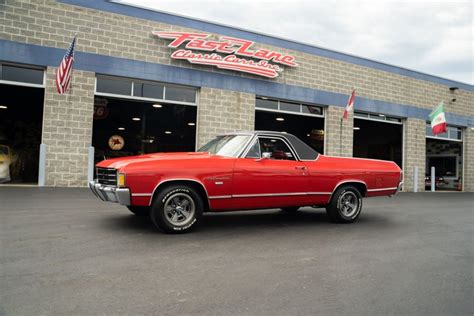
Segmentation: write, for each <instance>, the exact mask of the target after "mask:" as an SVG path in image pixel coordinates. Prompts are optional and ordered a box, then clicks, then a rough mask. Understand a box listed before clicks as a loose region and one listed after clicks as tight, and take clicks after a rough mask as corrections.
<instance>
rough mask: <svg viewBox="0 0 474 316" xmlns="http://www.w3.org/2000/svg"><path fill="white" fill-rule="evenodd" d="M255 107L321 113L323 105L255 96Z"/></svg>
mask: <svg viewBox="0 0 474 316" xmlns="http://www.w3.org/2000/svg"><path fill="white" fill-rule="evenodd" d="M255 107H256V108H257V109H264V110H275V111H283V112H295V113H302V114H308V115H318V116H322V115H323V107H322V106H317V105H308V104H302V103H298V102H290V101H282V100H272V99H269V98H267V97H260V96H259V97H257V99H256V101H255Z"/></svg>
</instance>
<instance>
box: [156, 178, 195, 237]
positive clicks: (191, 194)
mask: <svg viewBox="0 0 474 316" xmlns="http://www.w3.org/2000/svg"><path fill="white" fill-rule="evenodd" d="M202 210H203V202H202V199H201V197H200V196H199V194H198V193H197V192H196V190H194V189H193V188H192V187H191V186H187V185H176V186H170V187H167V188H165V189H164V190H162V191H161V192H160V193H159V194H158V195H157V197H156V198H155V200H154V201H153V204H152V207H151V212H150V217H151V220H152V222H153V224H154V225H155V226H156V227H157V228H158V229H160V230H162V231H164V232H165V233H170V234H176V233H184V232H188V231H190V230H191V229H192V228H194V227H195V226H197V224H198V222H199V220H200V219H201V217H202Z"/></svg>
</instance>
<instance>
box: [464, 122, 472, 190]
mask: <svg viewBox="0 0 474 316" xmlns="http://www.w3.org/2000/svg"><path fill="white" fill-rule="evenodd" d="M463 150H464V151H465V152H464V179H463V182H464V191H467V192H474V130H472V129H470V128H467V129H466V130H465V131H464V147H463Z"/></svg>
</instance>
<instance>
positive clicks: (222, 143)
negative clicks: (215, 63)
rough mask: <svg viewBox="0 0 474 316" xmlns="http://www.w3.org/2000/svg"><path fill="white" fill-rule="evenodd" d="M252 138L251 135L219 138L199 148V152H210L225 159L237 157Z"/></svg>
mask: <svg viewBox="0 0 474 316" xmlns="http://www.w3.org/2000/svg"><path fill="white" fill-rule="evenodd" d="M250 137H251V136H250V135H226V136H218V137H217V138H215V139H213V140H211V141H210V142H209V143H207V144H206V145H204V146H202V147H201V148H199V149H198V152H209V153H211V154H212V155H219V156H225V157H237V155H238V154H239V153H240V151H241V150H242V149H243V147H244V146H245V144H246V143H247V141H248V140H249V139H250Z"/></svg>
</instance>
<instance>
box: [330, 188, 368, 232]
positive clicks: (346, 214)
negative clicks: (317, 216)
mask: <svg viewBox="0 0 474 316" xmlns="http://www.w3.org/2000/svg"><path fill="white" fill-rule="evenodd" d="M361 210H362V195H361V194H360V192H359V190H357V188H355V187H353V186H351V185H347V186H343V187H340V188H339V189H337V190H336V192H334V195H333V196H332V199H331V202H330V203H329V204H328V206H327V207H326V212H327V214H328V216H329V219H330V220H331V221H333V222H336V223H352V222H354V221H355V220H356V219H357V218H358V217H359V215H360V212H361Z"/></svg>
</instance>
